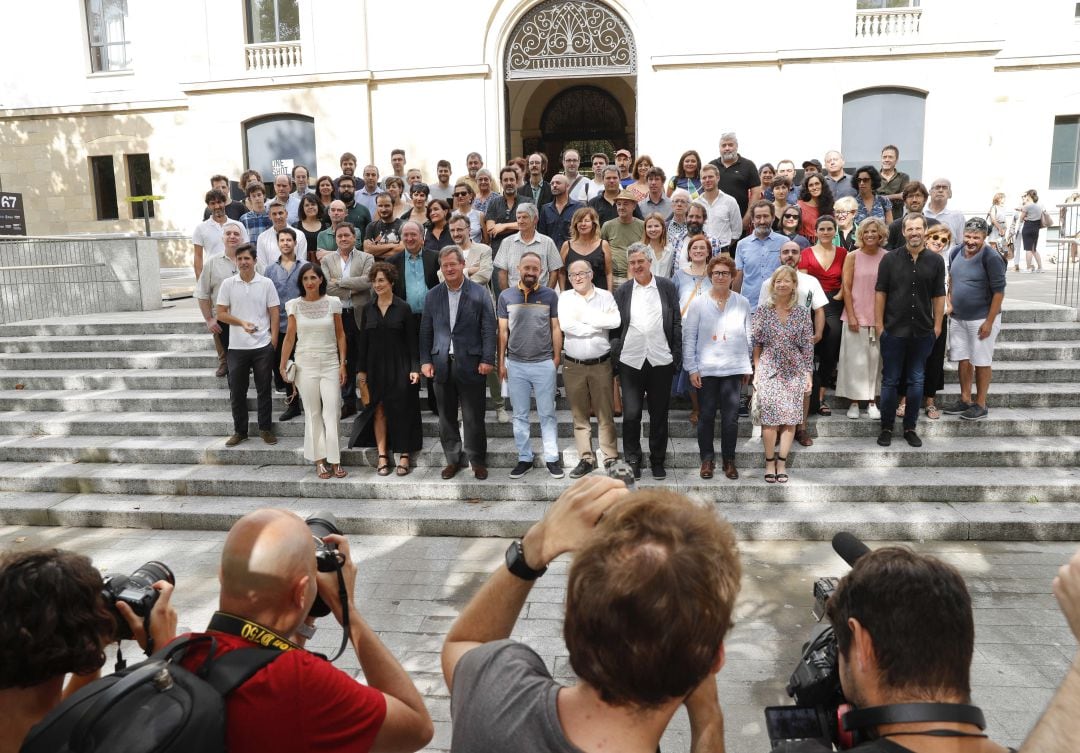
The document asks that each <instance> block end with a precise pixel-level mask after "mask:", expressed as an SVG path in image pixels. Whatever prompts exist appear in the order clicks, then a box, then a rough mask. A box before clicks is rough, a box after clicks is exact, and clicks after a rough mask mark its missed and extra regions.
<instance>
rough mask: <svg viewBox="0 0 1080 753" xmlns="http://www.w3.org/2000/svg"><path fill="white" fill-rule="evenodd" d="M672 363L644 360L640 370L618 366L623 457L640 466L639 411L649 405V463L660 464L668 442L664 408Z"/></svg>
mask: <svg viewBox="0 0 1080 753" xmlns="http://www.w3.org/2000/svg"><path fill="white" fill-rule="evenodd" d="M674 377H675V364H674V363H669V364H667V365H666V366H653V365H652V364H651V363H649V362H648V360H646V361H645V362H644V363H643V364H642V365H641V368H640V369H634V368H631V367H629V366H627V365H626V364H625V363H620V364H619V380H620V383H621V384H622V396H623V425H622V428H623V457H625V458H626V462H628V463H635V464H640V463H641V410H642V408H643V407H644V405H645V403H646V401H647V402H648V406H649V464H650V465H654V466H655V465H663V463H664V454H665V452H666V451H667V441H668V407H669V405H670V403H671V381H672V379H673V378H674Z"/></svg>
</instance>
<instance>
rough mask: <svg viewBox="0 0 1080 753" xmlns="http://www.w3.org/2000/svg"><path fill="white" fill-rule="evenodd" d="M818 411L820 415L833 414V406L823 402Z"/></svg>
mask: <svg viewBox="0 0 1080 753" xmlns="http://www.w3.org/2000/svg"><path fill="white" fill-rule="evenodd" d="M817 412H818V415H819V416H831V415H832V408H830V407H829V404H828V403H825V402H823V403H822V404H821V405H819V406H818V409H817Z"/></svg>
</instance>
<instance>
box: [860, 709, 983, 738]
mask: <svg viewBox="0 0 1080 753" xmlns="http://www.w3.org/2000/svg"><path fill="white" fill-rule="evenodd" d="M915 722H956V723H959V724H972V725H974V726H976V727H978V728H979V729H981V730H983V729H986V718H985V717H984V716H983V712H982V709H980V708H979V707H978V706H970V705H967V704H963V703H894V704H890V705H888V706H872V707H870V708H866V709H854V710H852V711H849V712H848V713H846V714H844V716H843V723H844V729H845V730H848V731H851V730H856V729H865V728H867V727H880V726H881V725H884V724H911V723H915ZM946 733H948V735H947V736H956V737H967V736H969V735H970V733H966V732H960V733H958V734H956V735H953V734H952V731H951V730H942V731H933V732H932V734H934V735H935V736H946ZM905 734H906V733H905ZM919 734H931V732H924V733H919ZM970 736H974V735H970Z"/></svg>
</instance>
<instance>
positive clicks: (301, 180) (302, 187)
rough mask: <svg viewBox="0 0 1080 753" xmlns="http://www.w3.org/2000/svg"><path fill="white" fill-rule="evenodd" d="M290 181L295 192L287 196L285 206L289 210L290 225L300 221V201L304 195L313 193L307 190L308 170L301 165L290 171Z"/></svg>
mask: <svg viewBox="0 0 1080 753" xmlns="http://www.w3.org/2000/svg"><path fill="white" fill-rule="evenodd" d="M292 179H293V184H294V185H295V186H296V190H295V191H293V192H292V193H291V194H289V203H288V204H286V205H285V208H286V209H288V210H289V218H288V221H289V224H290V225H291V224H292V223H294V222H296V221H297V220H299V219H300V199H302V198H304V194H309V193H314V192H313V191H312V190H311V189H310V188H308V169H307V168H306V167H304V166H303V165H297V166H296V167H294V168H293V169H292Z"/></svg>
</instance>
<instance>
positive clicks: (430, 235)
mask: <svg viewBox="0 0 1080 753" xmlns="http://www.w3.org/2000/svg"><path fill="white" fill-rule="evenodd" d="M426 216H427V222H425V223H424V249H425V250H427V251H434V252H435V253H439V251H440V250H442V249H443V248H445V247H446V246H451V245H453V243H454V239H453V238H451V237H450V227H449V225H448V224H447V222H448V221H449V219H450V205H449V204H447V203H446V199H432V200H431V202H430V203H429V204H428V205H427V212H426Z"/></svg>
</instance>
